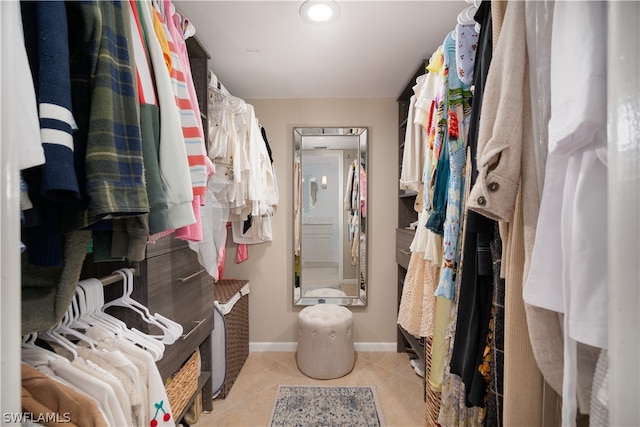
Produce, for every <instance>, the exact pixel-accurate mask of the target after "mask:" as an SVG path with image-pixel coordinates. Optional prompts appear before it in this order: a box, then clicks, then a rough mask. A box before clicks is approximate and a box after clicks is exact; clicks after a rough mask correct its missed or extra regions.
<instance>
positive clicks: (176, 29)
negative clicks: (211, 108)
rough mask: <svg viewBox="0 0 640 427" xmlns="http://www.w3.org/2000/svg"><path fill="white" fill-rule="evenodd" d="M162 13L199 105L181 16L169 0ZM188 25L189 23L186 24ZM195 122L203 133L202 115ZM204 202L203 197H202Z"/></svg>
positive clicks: (195, 104)
mask: <svg viewBox="0 0 640 427" xmlns="http://www.w3.org/2000/svg"><path fill="white" fill-rule="evenodd" d="M164 13H165V15H166V18H167V19H166V21H167V28H168V29H169V32H170V33H171V37H172V38H173V40H174V44H175V48H176V51H177V53H178V57H179V58H180V63H181V64H182V70H183V72H184V78H185V82H186V84H187V90H188V91H189V98H190V99H191V102H192V104H193V105H194V106H199V105H200V104H199V103H198V95H197V94H196V87H195V84H194V83H193V75H192V74H191V63H190V62H189V53H188V52H187V44H186V42H185V35H184V31H183V18H182V16H180V14H178V13H177V12H176V9H175V6H174V5H173V4H172V2H171V1H170V0H164ZM187 25H190V24H187ZM184 29H186V26H185V28H184ZM196 123H197V125H198V129H199V130H200V132H201V133H202V135H204V130H203V129H204V127H203V126H202V117H201V116H200V115H199V114H196ZM202 201H203V202H204V199H202Z"/></svg>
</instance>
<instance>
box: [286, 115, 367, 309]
mask: <svg viewBox="0 0 640 427" xmlns="http://www.w3.org/2000/svg"><path fill="white" fill-rule="evenodd" d="M305 136H357V137H358V147H357V150H358V158H360V159H362V160H363V162H364V165H365V171H366V173H367V175H368V174H369V153H368V146H367V145H368V128H367V127H364V126H359V127H358V126H356V127H352V126H348V127H294V128H293V158H292V160H293V165H294V166H293V216H294V218H293V251H292V261H293V264H292V267H293V268H292V270H293V272H292V273H293V274H292V279H293V282H292V285H293V286H292V291H293V292H292V293H293V305H294V306H307V305H315V304H338V305H344V306H361V307H362V306H366V305H367V297H368V291H369V289H368V287H369V284H368V276H369V274H368V273H369V272H368V265H369V263H368V262H367V260H368V254H369V239H368V238H365V240H364V244H365V246H364V256H365V258H364V274H363V276H364V277H362V278H357V279H356V280H357V289H358V296H339V297H330V296H317V297H310V296H302V295H301V293H302V292H301V290H302V287H303V286H304V272H303V271H302V265H301V264H300V258H301V256H302V223H303V221H302V206H303V205H304V203H303V201H302V197H303V194H304V191H303V187H302V181H303V180H302V175H303V174H302V173H299V174H297V173H296V162H297V161H298V160H297V159H298V158H300V159H301V157H300V156H301V155H302V142H303V141H302V140H303V137H305ZM315 148H320V147H315ZM300 162H301V160H300ZM366 187H367V188H366V192H365V200H366V201H367V205H369V189H368V188H369V186H368V185H367V186H366ZM360 190H361V189H360V188H359V189H358V191H360ZM296 191H299V192H300V194H299V197H297V196H296ZM296 202H297V203H296ZM339 202H340V205H341V206H342V201H339ZM296 204H297V205H298V206H296ZM341 211H342V209H341ZM367 217H368V214H367ZM361 220H362V217H361ZM368 222H369V221H368V220H367V221H365V225H364V226H365V234H368V232H369V230H368ZM360 233H362V227H361V230H360ZM296 236H299V240H298V239H297V238H296ZM360 253H362V251H360ZM361 266H362V259H360V257H359V258H358V265H357V266H356V271H357V272H360V271H361ZM298 269H299V271H298ZM357 276H360V274H358V275H357ZM363 288H364V289H363ZM297 290H298V291H297Z"/></svg>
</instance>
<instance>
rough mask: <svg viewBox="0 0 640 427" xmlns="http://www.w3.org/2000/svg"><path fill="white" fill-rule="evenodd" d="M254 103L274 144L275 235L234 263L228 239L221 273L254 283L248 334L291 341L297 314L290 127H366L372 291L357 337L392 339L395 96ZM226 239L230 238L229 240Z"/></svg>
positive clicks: (258, 339) (360, 312)
mask: <svg viewBox="0 0 640 427" xmlns="http://www.w3.org/2000/svg"><path fill="white" fill-rule="evenodd" d="M247 102H248V103H250V104H252V105H253V106H254V107H255V111H256V115H257V117H258V119H259V121H260V123H261V124H262V125H263V126H264V128H265V130H266V131H267V138H268V140H269V145H270V146H271V149H272V150H273V158H274V165H275V169H276V175H277V179H278V190H279V192H280V205H279V207H278V211H277V213H276V214H275V216H274V217H273V223H272V226H273V241H272V242H270V243H267V244H259V245H252V246H250V247H249V259H248V260H247V261H245V262H243V263H241V264H236V263H235V256H236V246H235V244H232V243H231V244H228V246H227V263H226V266H225V271H224V277H227V278H237V279H248V280H250V281H251V292H250V295H249V306H250V309H249V331H250V337H249V340H250V342H252V343H287V342H289V343H290V342H295V341H296V339H297V335H296V323H297V314H298V312H299V311H300V309H301V307H294V306H293V303H292V300H293V290H292V289H293V285H292V277H293V274H292V271H293V265H292V258H293V255H292V254H293V206H292V204H293V180H292V175H293V128H294V127H305V126H308V127H322V126H324V127H342V126H345V127H346V126H363V127H368V128H369V165H370V166H369V168H368V175H367V178H368V185H369V207H368V210H367V216H368V220H369V221H370V222H369V226H370V228H369V230H370V234H369V239H370V240H369V278H370V279H369V288H368V289H369V292H368V296H369V298H368V305H367V306H366V307H358V308H355V307H354V308H352V311H353V313H354V340H355V341H356V342H376V343H390V342H395V340H396V311H397V285H396V283H397V276H396V262H395V227H396V224H397V207H396V206H397V186H398V183H397V167H398V152H397V151H398V150H397V146H398V131H397V130H398V119H397V117H398V110H397V103H396V101H395V99H392V98H384V99H376V98H367V99H325V98H322V99H277V100H265V99H261V100H247ZM230 240H231V239H229V240H228V242H230Z"/></svg>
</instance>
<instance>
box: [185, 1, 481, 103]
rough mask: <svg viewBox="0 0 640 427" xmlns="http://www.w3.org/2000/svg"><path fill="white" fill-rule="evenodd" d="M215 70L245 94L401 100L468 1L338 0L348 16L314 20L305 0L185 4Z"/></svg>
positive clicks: (229, 87) (231, 89) (228, 84)
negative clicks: (303, 9) (304, 11)
mask: <svg viewBox="0 0 640 427" xmlns="http://www.w3.org/2000/svg"><path fill="white" fill-rule="evenodd" d="M173 3H174V4H175V6H176V8H177V9H178V10H179V11H180V12H182V13H183V14H184V15H185V16H186V17H187V18H189V20H191V22H192V23H193V24H194V25H195V27H196V37H197V38H198V39H199V40H200V42H201V43H202V44H203V45H204V46H205V48H206V49H207V51H208V52H209V54H210V55H211V60H210V61H209V68H210V69H211V70H213V72H214V73H215V74H216V76H217V77H218V78H219V80H220V81H221V82H222V84H223V85H224V86H225V87H226V88H227V90H229V92H230V93H231V94H232V95H235V96H238V97H240V98H245V99H251V98H253V99H278V98H371V97H392V98H395V97H397V96H398V95H399V94H400V92H401V91H402V89H403V88H404V86H405V85H406V84H407V82H408V81H409V79H411V77H412V76H413V74H414V73H415V71H416V70H417V68H418V67H419V66H420V63H421V61H422V60H423V59H428V58H429V57H430V56H431V54H432V53H433V51H434V50H435V49H436V48H437V47H438V46H439V45H440V44H442V42H443V40H444V38H445V36H446V35H447V33H448V32H449V31H451V30H453V29H454V28H455V24H456V17H457V15H458V13H459V12H460V11H462V10H463V9H464V8H465V7H466V6H468V4H467V3H465V2H464V1H462V0H447V1H354V0H349V1H345V0H338V4H339V5H340V8H341V13H340V18H339V19H338V20H337V21H336V22H333V23H330V24H307V23H304V22H303V21H302V19H301V18H300V15H299V14H298V9H299V8H300V5H301V4H302V3H303V1H302V0H287V1H243V0H235V1H181V0H174V2H173Z"/></svg>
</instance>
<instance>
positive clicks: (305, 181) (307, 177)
mask: <svg viewBox="0 0 640 427" xmlns="http://www.w3.org/2000/svg"><path fill="white" fill-rule="evenodd" d="M293 139H294V168H293V171H294V177H293V182H294V230H293V235H294V292H293V298H294V304H295V305H313V304H318V303H327V304H340V305H365V304H366V301H367V238H366V236H367V209H366V208H367V172H366V171H367V169H366V166H367V128H364V127H345V128H302V127H298V128H294V130H293Z"/></svg>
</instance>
